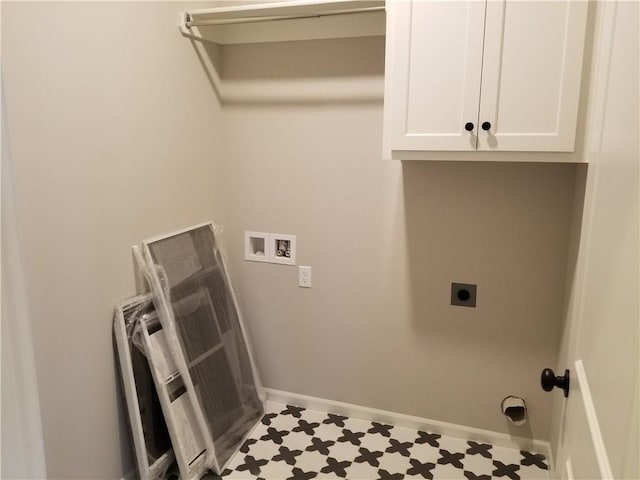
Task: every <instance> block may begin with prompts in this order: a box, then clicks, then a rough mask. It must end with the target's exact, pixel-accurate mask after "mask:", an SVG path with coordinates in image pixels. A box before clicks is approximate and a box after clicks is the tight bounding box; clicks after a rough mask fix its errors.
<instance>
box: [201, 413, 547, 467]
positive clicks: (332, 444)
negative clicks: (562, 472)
mask: <svg viewBox="0 0 640 480" xmlns="http://www.w3.org/2000/svg"><path fill="white" fill-rule="evenodd" d="M271 407H272V408H273V405H271ZM227 467H228V468H226V469H225V470H224V472H223V473H222V477H221V478H222V480H237V479H243V480H259V479H265V480H276V479H277V480H285V479H287V480H290V479H291V480H311V479H316V478H317V479H318V480H320V479H341V478H345V479H351V480H377V479H380V480H403V479H425V478H426V479H435V480H442V479H452V480H498V479H502V480H533V479H540V480H548V479H549V466H548V465H547V463H546V458H545V457H544V455H541V454H539V453H531V452H527V451H524V450H517V449H515V448H514V449H508V448H504V447H498V446H494V445H491V444H487V443H481V442H476V441H472V440H469V441H465V440H462V439H458V438H452V437H447V436H442V435H441V434H439V433H435V432H425V431H418V430H411V429H408V428H402V427H398V426H394V425H389V424H385V423H380V422H367V421H364V420H357V419H353V418H349V417H345V416H342V415H335V414H326V413H322V412H318V411H314V410H307V409H305V408H302V407H297V406H294V405H286V406H282V407H281V408H280V409H279V410H278V411H271V412H270V413H266V414H265V416H264V417H263V418H262V421H261V422H260V423H259V424H258V426H257V427H256V429H255V430H254V432H253V433H252V434H251V436H250V438H249V439H247V440H246V441H245V442H244V444H243V445H242V447H241V448H240V451H239V452H238V453H237V454H236V456H235V457H234V458H233V459H232V461H231V462H229V464H228V466H227ZM206 478H211V479H212V480H214V479H218V480H220V477H217V476H216V477H206Z"/></svg>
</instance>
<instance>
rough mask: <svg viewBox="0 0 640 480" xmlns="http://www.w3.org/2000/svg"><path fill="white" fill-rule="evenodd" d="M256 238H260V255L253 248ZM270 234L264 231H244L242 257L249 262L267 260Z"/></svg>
mask: <svg viewBox="0 0 640 480" xmlns="http://www.w3.org/2000/svg"><path fill="white" fill-rule="evenodd" d="M256 240H262V245H263V252H262V255H260V254H259V252H256V250H255V243H256ZM269 243H270V234H268V233H264V232H244V259H245V260H249V261H251V262H268V261H269Z"/></svg>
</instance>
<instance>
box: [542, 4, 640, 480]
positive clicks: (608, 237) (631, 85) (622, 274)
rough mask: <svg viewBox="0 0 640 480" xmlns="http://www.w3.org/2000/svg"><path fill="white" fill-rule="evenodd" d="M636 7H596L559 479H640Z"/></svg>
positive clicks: (561, 417) (566, 347) (639, 153)
mask: <svg viewBox="0 0 640 480" xmlns="http://www.w3.org/2000/svg"><path fill="white" fill-rule="evenodd" d="M638 5H639V4H638V2H627V1H618V2H614V1H603V2H599V3H598V4H597V6H598V12H597V13H598V15H597V17H596V19H597V20H598V21H599V22H602V23H601V24H600V27H601V28H600V30H599V32H600V38H599V40H597V43H596V49H597V50H596V52H597V53H598V55H599V57H596V62H597V63H596V65H597V72H596V75H595V78H594V81H595V82H596V83H595V95H594V96H593V100H594V101H595V104H594V113H595V115H594V116H593V122H594V123H593V124H592V126H593V128H591V129H590V131H591V136H590V137H591V138H589V141H590V144H591V150H590V152H589V155H590V157H589V161H590V162H591V163H590V165H589V172H588V176H587V186H586V193H585V209H584V217H583V224H582V234H581V247H580V253H579V255H578V264H577V270H576V275H575V281H574V288H573V292H572V304H571V308H570V315H569V320H568V321H569V324H568V327H569V330H570V334H569V335H568V337H567V338H566V339H565V344H564V345H563V349H564V350H565V351H566V352H567V353H566V355H564V359H563V361H562V364H561V365H559V368H560V370H561V371H564V368H569V369H570V370H571V391H570V394H569V398H568V399H567V400H566V401H564V400H562V402H563V403H562V408H559V409H558V411H559V412H561V413H560V414H559V415H558V416H557V417H556V419H555V420H554V421H555V422H558V423H557V424H556V425H554V427H556V428H558V431H559V434H558V437H557V440H558V446H559V448H558V453H557V455H556V462H555V463H556V470H557V475H558V476H559V477H561V478H575V479H589V478H597V479H600V478H615V479H638V478H640V467H639V465H638V463H639V459H638V458H639V447H638V438H639V436H640V432H639V431H638V422H639V417H638V410H639V408H640V407H639V400H638V375H639V373H640V372H639V365H638V364H639V358H638V343H639V342H638V335H639V318H640V314H639V307H638V293H639V291H640V285H639V282H638V266H639V258H638V251H639V249H640V239H639V233H638V230H639V221H638V216H639V208H638V204H639V199H638V175H639V162H640V160H639V156H640V148H639V146H638V143H639V140H638V136H639V133H638V132H639V130H640V124H639V121H638V117H639V105H640V97H639V95H638V90H639V86H640V83H639V81H640V79H639V76H638V69H639V67H638V59H639V55H640V53H639V51H638V44H639V41H640V39H639V36H638V13H639V6H638ZM556 373H557V372H556ZM554 395H558V397H556V399H555V400H556V401H560V399H561V398H562V397H561V395H560V394H559V393H557V392H556V393H554Z"/></svg>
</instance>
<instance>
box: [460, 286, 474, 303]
mask: <svg viewBox="0 0 640 480" xmlns="http://www.w3.org/2000/svg"><path fill="white" fill-rule="evenodd" d="M457 296H458V300H460V301H461V302H466V301H467V300H469V298H470V297H471V294H470V293H469V290H467V289H465V288H461V289H460V290H458V294H457Z"/></svg>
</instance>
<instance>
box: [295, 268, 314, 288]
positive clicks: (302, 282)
mask: <svg viewBox="0 0 640 480" xmlns="http://www.w3.org/2000/svg"><path fill="white" fill-rule="evenodd" d="M298 286H299V287H303V288H311V267H305V266H302V265H300V266H299V267H298Z"/></svg>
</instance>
